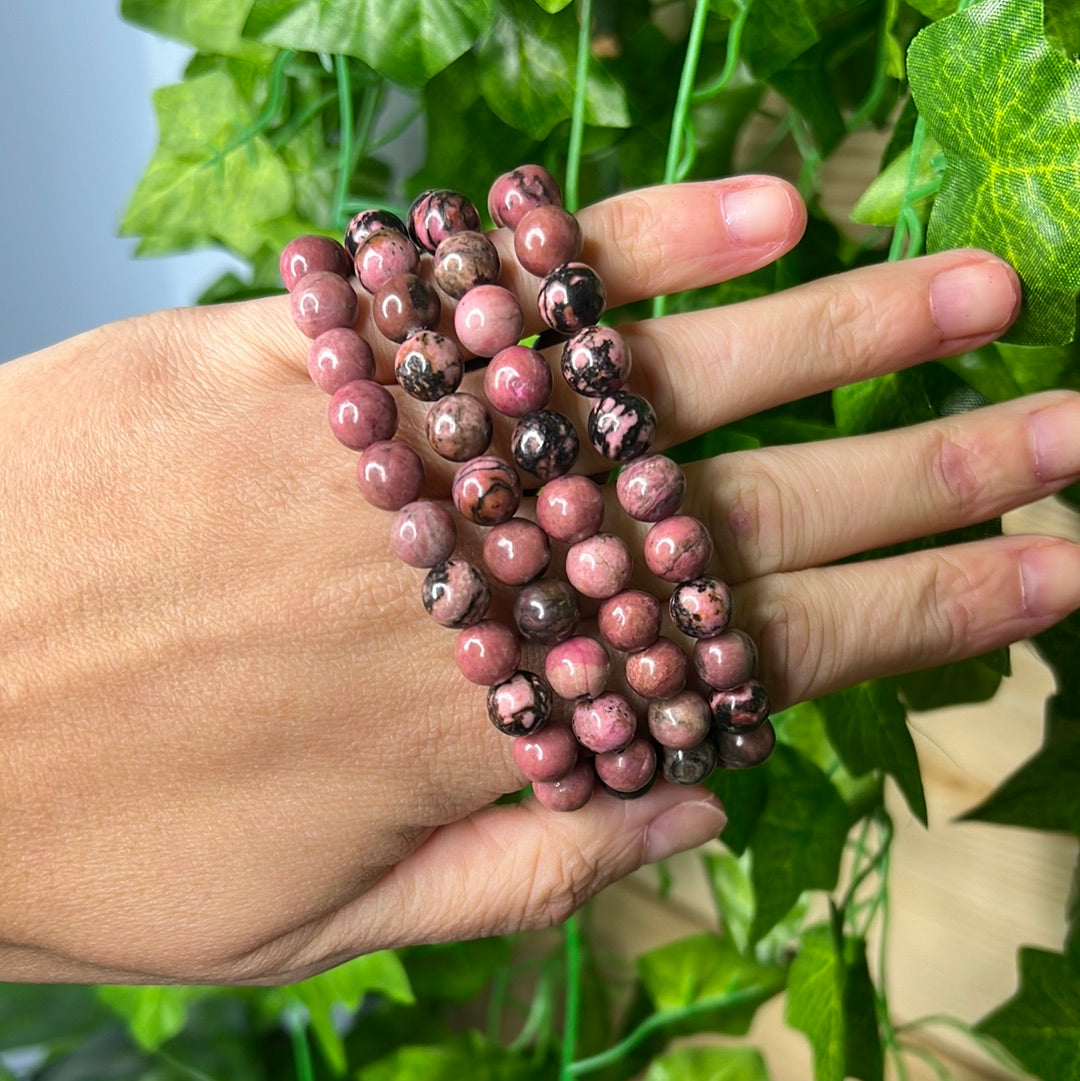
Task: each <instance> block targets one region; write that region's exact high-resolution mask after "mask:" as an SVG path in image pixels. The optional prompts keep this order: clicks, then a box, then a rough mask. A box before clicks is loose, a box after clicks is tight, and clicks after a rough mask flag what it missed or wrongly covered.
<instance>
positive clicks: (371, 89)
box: [349, 81, 385, 176]
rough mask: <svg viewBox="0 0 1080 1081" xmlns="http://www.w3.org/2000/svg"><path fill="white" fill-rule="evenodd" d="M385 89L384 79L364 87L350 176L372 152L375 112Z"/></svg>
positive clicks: (350, 162)
mask: <svg viewBox="0 0 1080 1081" xmlns="http://www.w3.org/2000/svg"><path fill="white" fill-rule="evenodd" d="M384 89H385V87H384V85H383V83H382V81H379V82H377V83H369V84H368V85H367V86H366V87H365V88H364V96H363V97H362V98H361V99H360V120H359V122H358V123H357V126H356V142H355V145H354V146H353V152H352V158H351V159H350V161H349V175H350V176H351V175H352V173H353V171H354V170H355V169H356V166H357V165H358V164H359V163H360V161H361V160H362V159H363V158H366V157H367V155H368V154H369V153H371V129H372V128H373V127H374V125H375V114H376V113H377V112H378V111H379V106H380V104H381V103H382V99H383V91H384Z"/></svg>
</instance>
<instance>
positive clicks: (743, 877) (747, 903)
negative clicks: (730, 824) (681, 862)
mask: <svg viewBox="0 0 1080 1081" xmlns="http://www.w3.org/2000/svg"><path fill="white" fill-rule="evenodd" d="M703 859H704V862H705V872H706V874H707V875H708V878H709V888H710V889H711V890H712V895H713V900H714V901H715V903H716V914H717V917H718V919H719V920H720V926H721V927H722V928H723V931H724V934H726V935H727V937H728V938H730V939H731V941H732V942H733V943H734V945H735V948H736V949H737V950H738V951H739V952H740V953H745V952H746V950H747V948H748V947H749V945H750V926H751V924H752V923H753V922H754V907H755V899H754V883H753V880H752V879H751V878H750V857H749V856H748V855H747V854H746V853H743V855H742V856H736V855H735V854H734V853H733V852H708V853H706V854H705V855H704V857H703Z"/></svg>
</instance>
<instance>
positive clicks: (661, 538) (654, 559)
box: [644, 514, 712, 582]
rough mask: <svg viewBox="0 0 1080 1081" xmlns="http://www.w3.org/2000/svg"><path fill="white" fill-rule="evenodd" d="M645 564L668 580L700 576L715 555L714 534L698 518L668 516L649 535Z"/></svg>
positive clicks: (676, 580) (681, 515) (683, 579)
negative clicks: (713, 553)
mask: <svg viewBox="0 0 1080 1081" xmlns="http://www.w3.org/2000/svg"><path fill="white" fill-rule="evenodd" d="M644 553H645V565H646V566H647V567H648V568H649V570H651V571H652V572H653V574H655V575H656V577H657V578H662V579H663V580H664V581H665V582H685V581H686V579H688V578H696V577H697V576H698V575H699V574H701V573H702V571H704V570H705V567H706V566H707V565H708V562H709V560H710V558H711V557H712V537H710V536H709V531H708V530H707V529H706V528H705V526H704V525H703V524H702V523H701V522H699V521H698V520H697V519H696V518H691V517H690V516H689V515H686V514H679V515H676V516H675V517H673V518H665V519H664V520H663V521H662V522H657V523H656V525H654V526H653V527H652V529H650V530H649V532H648V533H647V534H646V536H645V546H644Z"/></svg>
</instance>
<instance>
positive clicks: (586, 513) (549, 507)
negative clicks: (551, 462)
mask: <svg viewBox="0 0 1080 1081" xmlns="http://www.w3.org/2000/svg"><path fill="white" fill-rule="evenodd" d="M536 520H537V521H538V522H539V523H540V528H541V529H543V531H544V532H545V533H546V534H547V535H548V536H549V537H551V539H552V540H558V541H564V542H565V543H566V544H574V543H576V542H577V541H582V540H584V539H585V538H586V537H591V536H592V535H593V534H594V533H596V532H597V531H598V530H599V529H600V524H601V523H602V522H603V520H604V493H603V492H602V491H601V490H600V486H599V485H598V484H596V482H595V481H591V480H589V478H588V477H582V476H576V475H575V476H566V477H556V478H555V479H554V480H552V481H548V483H547V484H545V485H544V487H543V488H541V489H540V494H539V495H537V497H536Z"/></svg>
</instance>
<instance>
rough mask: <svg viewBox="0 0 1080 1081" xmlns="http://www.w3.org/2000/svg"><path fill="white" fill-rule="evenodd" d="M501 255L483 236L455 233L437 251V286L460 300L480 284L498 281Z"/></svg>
mask: <svg viewBox="0 0 1080 1081" xmlns="http://www.w3.org/2000/svg"><path fill="white" fill-rule="evenodd" d="M500 266H501V264H500V261H499V253H498V252H497V251H496V250H495V245H494V244H492V243H491V241H490V240H488V238H487V237H486V236H484V234H483V233H477V232H471V231H470V232H464V233H453V234H452V235H451V236H448V237H447V238H446V239H445V240H444V241H442V242H441V243H440V244H439V246H438V248H437V249H436V250H435V267H434V271H433V273H434V275H435V284H436V285H438V287H439V288H440V289H441V290H442V291H443V292H444V293H445V294H446V295H447V296H449V297H453V298H454V299H455V300H460V299H461V298H462V297H463V296H464V295H465V294H466V293H467V292H468V291H469V290H470V289H475V288H476V287H477V286H478V285H490V284H492V283H493V282H497V281H498V280H499V270H500Z"/></svg>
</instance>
